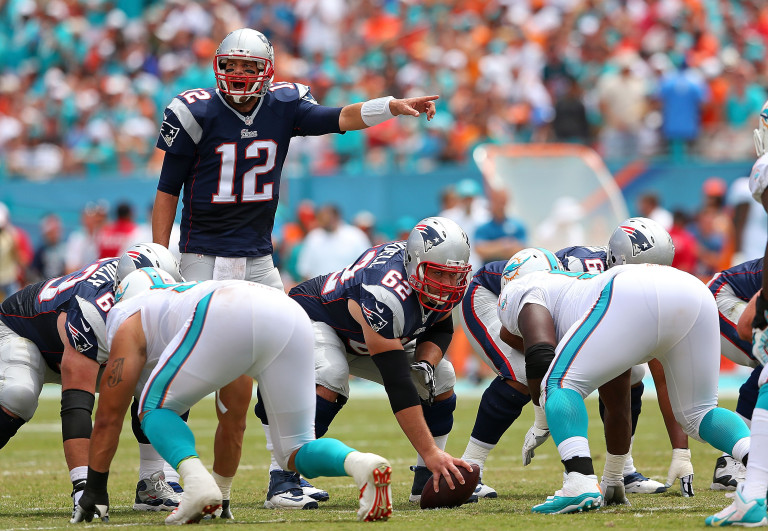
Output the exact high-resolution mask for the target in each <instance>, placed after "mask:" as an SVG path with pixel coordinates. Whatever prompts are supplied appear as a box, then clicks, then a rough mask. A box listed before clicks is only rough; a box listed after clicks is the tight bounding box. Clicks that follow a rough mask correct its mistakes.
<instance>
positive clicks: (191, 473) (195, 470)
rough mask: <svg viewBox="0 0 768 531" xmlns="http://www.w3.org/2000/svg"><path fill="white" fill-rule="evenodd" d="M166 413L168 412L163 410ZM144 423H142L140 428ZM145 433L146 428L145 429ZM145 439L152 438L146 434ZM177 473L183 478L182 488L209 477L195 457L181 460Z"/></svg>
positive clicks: (198, 459) (201, 463)
mask: <svg viewBox="0 0 768 531" xmlns="http://www.w3.org/2000/svg"><path fill="white" fill-rule="evenodd" d="M154 411H163V410H161V409H155V410H154ZM165 411H168V410H165ZM146 418H147V415H146V414H145V415H144V419H145V420H146ZM143 425H144V423H143V422H142V426H143ZM145 433H146V428H145ZM147 437H149V438H150V439H151V438H152V436H151V435H150V434H149V433H147ZM178 469H179V472H180V473H181V477H182V478H184V486H187V485H189V484H190V483H192V482H195V481H196V480H197V479H198V478H200V477H205V476H210V474H209V473H208V470H206V468H205V466H203V462H202V461H200V458H199V457H197V456H191V457H187V458H185V459H182V460H181V462H180V463H179V465H178Z"/></svg>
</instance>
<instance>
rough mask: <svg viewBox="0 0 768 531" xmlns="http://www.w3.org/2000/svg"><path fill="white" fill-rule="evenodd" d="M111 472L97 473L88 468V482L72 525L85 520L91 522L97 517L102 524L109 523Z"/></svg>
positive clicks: (74, 514)
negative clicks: (108, 489)
mask: <svg viewBox="0 0 768 531" xmlns="http://www.w3.org/2000/svg"><path fill="white" fill-rule="evenodd" d="M108 477H109V472H96V471H95V470H92V469H91V468H90V467H89V468H88V481H87V482H86V485H85V491H84V492H83V495H82V496H81V497H80V501H79V502H78V503H77V505H76V506H75V510H74V511H73V513H72V519H71V520H70V521H69V523H70V524H76V523H78V522H82V521H83V520H85V521H86V522H90V521H92V520H93V517H94V516H97V517H98V518H99V519H100V520H101V521H102V522H109V494H108V493H107V478H108Z"/></svg>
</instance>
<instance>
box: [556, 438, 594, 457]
mask: <svg viewBox="0 0 768 531" xmlns="http://www.w3.org/2000/svg"><path fill="white" fill-rule="evenodd" d="M557 451H558V452H559V453H560V459H561V460H563V461H567V460H569V459H572V458H574V457H592V454H590V453H589V441H587V438H586V437H568V438H567V439H566V440H564V441H563V442H561V443H560V444H558V445H557Z"/></svg>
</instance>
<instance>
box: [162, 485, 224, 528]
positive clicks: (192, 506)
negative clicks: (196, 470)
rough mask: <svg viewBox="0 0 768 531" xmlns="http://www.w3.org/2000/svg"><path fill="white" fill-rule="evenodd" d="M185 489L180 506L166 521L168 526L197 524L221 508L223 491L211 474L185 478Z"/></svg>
mask: <svg viewBox="0 0 768 531" xmlns="http://www.w3.org/2000/svg"><path fill="white" fill-rule="evenodd" d="M184 489H185V490H184V494H183V495H182V496H181V502H180V503H179V506H178V507H177V508H176V509H174V511H173V512H172V513H171V514H170V515H169V516H168V517H167V518H166V519H165V523H166V524H168V525H182V524H195V523H197V522H199V521H200V520H202V518H203V517H204V516H206V515H209V514H210V515H212V514H214V513H215V512H216V510H217V509H219V508H220V507H221V502H222V496H221V490H219V486H218V485H217V484H216V480H214V479H213V476H211V475H210V474H208V475H207V477H206V476H203V475H200V476H197V477H195V478H184Z"/></svg>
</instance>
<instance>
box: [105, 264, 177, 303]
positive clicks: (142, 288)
mask: <svg viewBox="0 0 768 531" xmlns="http://www.w3.org/2000/svg"><path fill="white" fill-rule="evenodd" d="M176 283H177V282H176V280H174V278H173V276H172V275H171V274H170V273H168V272H166V271H163V270H162V269H157V268H154V267H142V268H141V269H137V270H136V271H133V272H132V273H129V274H128V275H127V276H126V277H125V278H124V279H123V280H121V281H120V284H118V286H117V289H116V290H115V302H116V303H118V302H121V301H124V300H127V299H130V298H131V297H135V296H136V295H140V294H142V293H145V292H147V291H149V290H151V289H160V288H167V287H168V286H172V285H175V284H176Z"/></svg>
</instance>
